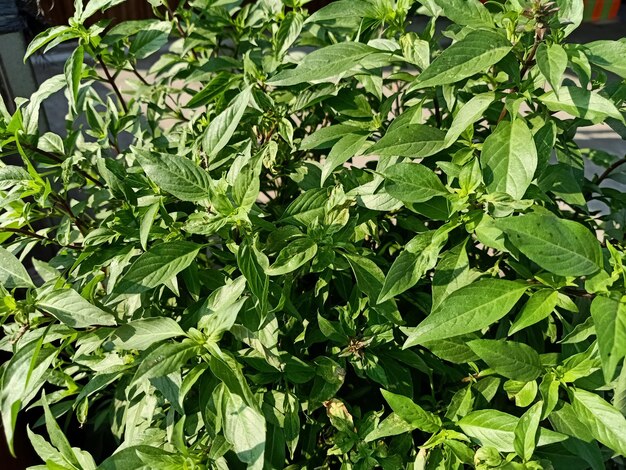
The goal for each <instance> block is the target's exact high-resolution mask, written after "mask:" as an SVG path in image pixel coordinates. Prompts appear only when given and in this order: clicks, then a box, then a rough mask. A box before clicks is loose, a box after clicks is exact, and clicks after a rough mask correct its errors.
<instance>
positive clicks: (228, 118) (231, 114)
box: [202, 87, 252, 158]
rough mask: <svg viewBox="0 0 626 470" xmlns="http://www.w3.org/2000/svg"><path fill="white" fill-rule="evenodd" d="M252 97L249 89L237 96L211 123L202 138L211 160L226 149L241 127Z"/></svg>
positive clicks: (203, 145) (203, 146)
mask: <svg viewBox="0 0 626 470" xmlns="http://www.w3.org/2000/svg"><path fill="white" fill-rule="evenodd" d="M251 97H252V91H251V88H250V87H248V88H246V89H245V90H243V91H242V92H241V93H239V95H237V97H236V98H235V99H234V100H233V102H232V103H231V104H230V106H228V108H226V109H225V110H224V111H222V112H221V113H220V114H219V115H218V116H217V117H215V118H214V119H213V120H212V121H211V122H210V123H209V126H208V127H207V128H206V131H205V132H204V135H203V136H202V148H203V149H204V151H205V152H206V153H207V155H208V156H209V157H210V158H211V157H214V156H215V155H217V153H218V152H219V151H220V150H222V149H223V148H224V147H226V144H228V142H229V141H230V139H231V137H232V136H233V134H234V133H235V130H236V129H237V126H239V122H240V121H241V118H242V117H243V114H244V113H245V111H246V108H247V106H248V103H249V102H250V98H251Z"/></svg>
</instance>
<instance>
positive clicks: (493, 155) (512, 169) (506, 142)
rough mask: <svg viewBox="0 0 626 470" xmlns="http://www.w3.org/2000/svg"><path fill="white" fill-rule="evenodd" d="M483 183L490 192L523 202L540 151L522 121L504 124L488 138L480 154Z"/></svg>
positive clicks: (499, 125)
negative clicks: (501, 193) (500, 193)
mask: <svg viewBox="0 0 626 470" xmlns="http://www.w3.org/2000/svg"><path fill="white" fill-rule="evenodd" d="M480 163H481V166H482V171H483V180H484V181H485V185H486V186H487V189H488V190H489V192H492V193H493V192H503V193H507V194H509V195H510V196H511V197H512V198H513V199H522V198H523V197H524V194H525V193H526V190H527V189H528V186H530V182H531V181H532V180H533V176H534V174H535V169H536V168H537V149H536V148H535V141H534V140H533V136H532V134H531V133H530V130H529V129H528V126H526V123H525V122H524V120H522V119H516V120H514V121H513V122H509V121H502V122H501V123H500V124H498V127H497V128H496V130H495V131H494V132H493V133H492V134H490V135H489V137H487V139H485V143H484V144H483V149H482V152H481V155H480Z"/></svg>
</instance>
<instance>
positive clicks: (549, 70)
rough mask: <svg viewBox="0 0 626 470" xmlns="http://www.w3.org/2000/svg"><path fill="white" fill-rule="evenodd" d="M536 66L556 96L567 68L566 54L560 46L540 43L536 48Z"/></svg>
mask: <svg viewBox="0 0 626 470" xmlns="http://www.w3.org/2000/svg"><path fill="white" fill-rule="evenodd" d="M537 66H538V67H539V70H540V71H541V73H542V74H543V76H544V77H546V80H548V83H549V84H550V86H551V87H552V89H553V90H554V91H555V92H556V93H557V94H558V92H559V88H560V87H561V79H562V78H563V74H564V73H565V69H566V68H567V52H565V49H563V47H562V46H561V45H560V44H556V43H553V44H550V45H548V44H546V43H545V42H542V43H541V44H539V47H538V48H537Z"/></svg>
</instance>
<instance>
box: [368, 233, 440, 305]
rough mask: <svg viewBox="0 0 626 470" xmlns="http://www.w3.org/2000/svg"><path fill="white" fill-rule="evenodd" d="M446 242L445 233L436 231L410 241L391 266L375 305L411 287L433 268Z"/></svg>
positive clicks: (421, 234)
mask: <svg viewBox="0 0 626 470" xmlns="http://www.w3.org/2000/svg"><path fill="white" fill-rule="evenodd" d="M447 241H448V238H447V234H446V232H444V233H437V232H436V231H430V232H425V233H420V234H418V235H416V236H415V237H414V238H413V239H411V240H410V241H409V242H408V243H407V244H406V246H405V248H404V250H403V251H402V252H400V254H399V255H398V257H397V258H396V259H395V260H394V262H393V264H392V265H391V268H390V269H389V272H388V273H387V276H385V283H384V284H383V288H382V290H381V291H380V294H379V296H378V300H377V302H376V303H377V304H381V303H383V302H386V301H387V300H390V299H392V298H393V297H395V296H397V295H399V294H401V293H403V292H405V291H406V290H408V289H410V288H411V287H413V286H414V285H415V284H416V283H417V282H418V281H419V280H420V279H421V278H422V276H424V274H426V271H428V270H430V269H432V268H434V267H435V264H436V263H437V256H439V252H440V251H441V249H442V248H443V246H444V245H445V244H446V242H447Z"/></svg>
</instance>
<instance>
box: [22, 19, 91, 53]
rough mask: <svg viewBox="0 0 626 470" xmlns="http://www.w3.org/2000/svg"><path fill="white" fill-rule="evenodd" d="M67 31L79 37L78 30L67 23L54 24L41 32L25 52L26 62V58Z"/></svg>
mask: <svg viewBox="0 0 626 470" xmlns="http://www.w3.org/2000/svg"><path fill="white" fill-rule="evenodd" d="M67 33H70V35H71V36H74V37H77V36H78V35H79V33H78V32H77V31H72V28H71V27H70V26H66V25H60V26H53V27H52V28H50V29H47V30H45V31H42V32H41V33H39V34H38V35H37V36H35V38H34V39H33V40H32V41H31V42H30V44H29V45H28V47H27V48H26V53H25V54H24V62H26V59H28V58H29V57H30V56H31V55H33V54H34V53H35V52H37V51H38V50H39V49H41V48H42V47H43V46H45V45H46V44H48V43H49V42H51V41H53V40H54V39H56V38H58V37H59V36H61V35H67ZM68 39H69V38H68Z"/></svg>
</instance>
